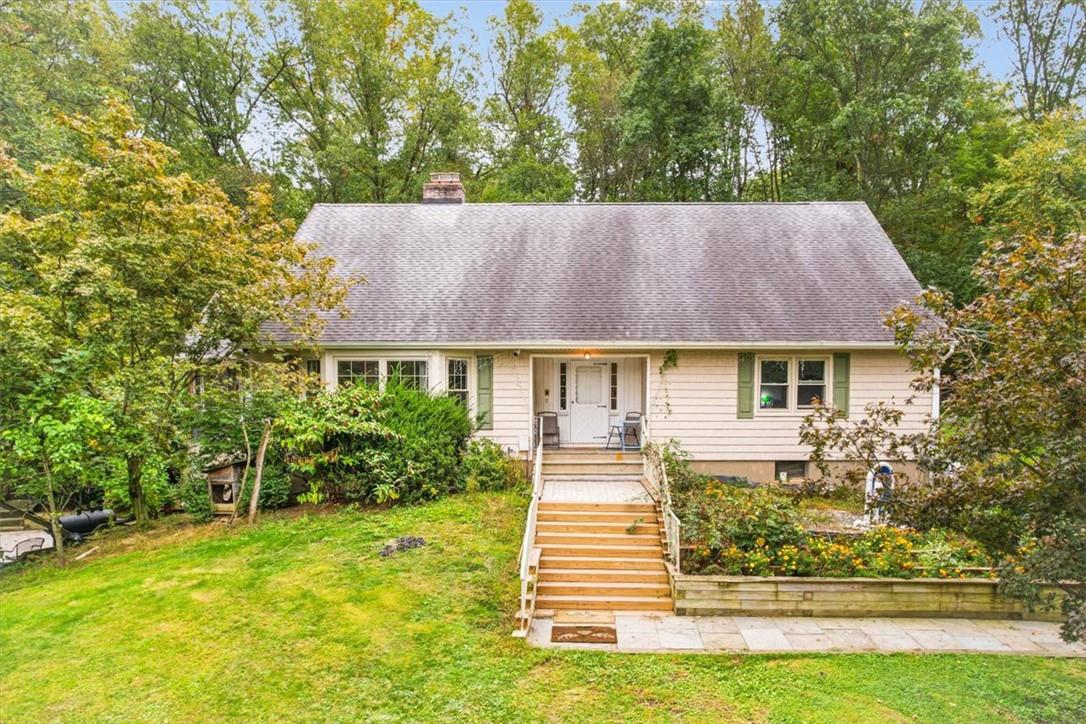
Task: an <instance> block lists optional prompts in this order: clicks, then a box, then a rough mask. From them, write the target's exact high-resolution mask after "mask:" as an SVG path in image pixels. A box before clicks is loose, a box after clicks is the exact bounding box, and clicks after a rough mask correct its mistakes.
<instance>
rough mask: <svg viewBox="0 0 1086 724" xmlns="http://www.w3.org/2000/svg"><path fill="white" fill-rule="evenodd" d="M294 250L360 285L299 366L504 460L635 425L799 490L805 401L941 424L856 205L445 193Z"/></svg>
mask: <svg viewBox="0 0 1086 724" xmlns="http://www.w3.org/2000/svg"><path fill="white" fill-rule="evenodd" d="M298 237H299V238H301V239H303V240H306V241H310V242H315V243H316V244H317V245H318V253H320V254H325V255H330V256H332V257H334V258H335V260H336V263H337V266H338V268H339V269H340V270H341V271H342V272H348V273H359V274H363V275H365V277H366V278H367V283H366V284H364V285H359V286H357V287H355V288H354V289H353V290H352V291H351V292H350V295H349V298H348V301H347V304H348V306H349V308H350V310H351V315H350V317H349V318H345V319H343V318H340V317H339V316H338V315H335V314H329V315H328V317H327V326H326V327H325V329H324V332H323V336H322V338H321V340H320V355H319V358H316V359H311V360H309V361H308V364H309V366H310V369H311V370H312V371H313V372H314V373H319V374H320V377H321V380H322V381H323V382H324V383H325V384H326V385H327V386H328V387H330V388H335V387H336V386H337V385H340V384H344V383H346V382H350V381H355V380H363V381H365V382H367V383H371V384H383V381H384V380H385V379H387V378H388V376H389V375H390V374H399V375H401V376H402V377H403V378H404V379H405V380H407V381H408V382H410V383H412V384H417V385H419V386H420V387H427V388H430V389H433V390H437V391H443V392H447V393H448V394H450V395H456V396H458V397H460V398H462V399H463V400H464V401H465V403H466V404H467V405H468V406H469V407H470V408H471V409H472V411H473V412H474V413H475V414H476V415H477V416H478V419H479V421H480V430H479V432H478V434H479V435H482V436H486V437H489V438H491V439H493V440H495V441H497V442H498V443H500V444H501V445H503V446H504V447H505V448H507V449H509V450H510V451H512V452H514V453H520V454H527V452H528V451H529V450H530V449H531V447H532V440H533V420H534V419H536V415H537V414H538V413H540V412H553V413H555V414H556V416H557V421H558V432H559V435H558V439H559V442H560V445H561V446H562V447H589V448H601V447H603V446H604V445H605V443H606V442H607V440H608V433H609V431H610V429H611V426H612V425H615V424H618V423H619V422H620V421H621V420H622V419H623V418H624V417H625V416H626V415H627V414H629V413H636V412H640V413H643V415H644V417H645V418H646V421H647V424H648V426H649V428H650V429H651V431H652V437H653V438H654V439H657V440H663V439H671V438H674V439H675V440H677V441H678V442H679V443H680V444H681V445H682V446H683V447H684V448H685V449H686V450H687V451H689V452H690V453H691V455H692V456H693V460H694V462H695V465H696V467H697V468H698V469H700V470H701V471H703V472H708V473H711V474H718V475H742V476H746V477H748V478H750V479H752V480H755V481H770V480H774V479H777V478H778V477H779V476H780V474H781V473H785V474H787V475H789V476H792V477H796V476H803V475H806V474H808V470H807V467H808V464H807V462H806V460H807V456H808V452H809V451H808V450H806V449H805V448H804V447H803V446H802V445H800V444H799V440H798V430H799V425H800V422H801V420H802V418H803V417H804V416H805V415H806V414H807V413H808V411H809V410H810V408H811V407H812V406H813V405H814V404H815V403H816V402H817V401H823V402H826V403H829V404H832V405H834V406H836V407H838V408H841V409H843V410H846V411H847V412H848V414H849V415H850V416H852V417H858V416H860V415H862V414H863V410H864V406H865V405H866V404H868V403H870V402H874V401H876V400H890V401H893V402H894V403H895V404H901V405H905V403H906V400H908V399H910V398H911V404H908V405H906V406H905V416H904V421H903V424H902V427H903V430H904V431H909V430H916V431H918V430H920V429H921V428H922V426H923V425H924V423H925V419H926V418H927V417H928V416H929V415H932V414H937V412H938V409H937V406H938V402H937V399H933V396H932V395H931V394H928V393H916V392H914V391H913V390H912V389H911V388H910V381H911V380H912V378H913V376H914V375H913V374H912V373H911V372H910V370H909V368H908V365H907V363H906V360H905V359H904V358H903V357H902V356H901V355H900V354H899V353H898V352H897V351H896V350H895V347H894V344H893V340H892V336H891V333H890V332H889V330H888V329H887V328H886V327H885V325H884V324H883V319H884V317H885V315H886V314H887V312H889V311H890V310H891V309H892V308H893V307H894V306H895V305H897V304H899V303H901V302H903V301H906V300H909V299H911V298H913V297H914V296H915V295H916V294H917V293H918V292H919V291H920V286H919V284H918V283H917V281H916V279H915V278H914V277H913V275H912V274H911V273H910V272H909V269H908V268H907V267H906V265H905V263H904V261H903V260H902V258H901V256H900V255H899V254H898V252H897V250H896V249H895V248H894V246H893V244H892V243H891V242H890V239H889V238H888V237H887V236H886V234H885V232H884V231H883V230H882V228H881V227H880V226H879V224H878V222H877V221H876V220H875V218H874V216H873V215H872V214H871V211H870V210H869V209H868V208H867V206H866V205H865V204H863V203H859V202H827V203H621V204H608V203H602V204H547V203H542V204H539V203H524V204H471V203H465V202H464V193H463V188H462V186H461V185H460V182H459V178H458V176H456V175H455V174H444V175H435V178H434V179H433V180H432V182H431V183H429V184H427V185H426V187H425V189H424V193H423V203H420V204H396V205H390V204H318V205H316V206H315V207H314V208H313V209H312V211H311V212H310V213H309V216H308V217H307V218H306V219H305V222H304V223H303V224H302V226H301V227H300V229H299V230H298ZM936 397H937V395H936ZM611 442H612V444H617V442H616V440H615V439H614V438H612V441H611Z"/></svg>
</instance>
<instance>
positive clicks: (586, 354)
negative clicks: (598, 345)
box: [584, 352, 592, 359]
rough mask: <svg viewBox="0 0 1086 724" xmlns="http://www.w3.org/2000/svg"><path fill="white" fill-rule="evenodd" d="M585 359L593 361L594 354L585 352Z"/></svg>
mask: <svg viewBox="0 0 1086 724" xmlns="http://www.w3.org/2000/svg"><path fill="white" fill-rule="evenodd" d="M584 358H585V359H592V353H591V352H585V353H584Z"/></svg>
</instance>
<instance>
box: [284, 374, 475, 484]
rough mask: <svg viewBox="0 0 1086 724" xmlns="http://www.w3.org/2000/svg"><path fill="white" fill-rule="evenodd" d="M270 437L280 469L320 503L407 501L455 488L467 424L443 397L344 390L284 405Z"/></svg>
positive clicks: (459, 407)
mask: <svg viewBox="0 0 1086 724" xmlns="http://www.w3.org/2000/svg"><path fill="white" fill-rule="evenodd" d="M278 431H279V436H280V437H279V442H280V445H281V446H282V448H283V450H284V451H285V457H284V460H285V463H286V468H287V470H288V471H289V472H292V473H295V474H297V475H300V476H303V477H305V478H306V479H307V480H308V481H309V482H311V483H316V485H317V486H319V492H320V494H321V495H322V496H323V498H324V499H326V500H332V501H357V502H376V503H393V502H415V501H418V500H424V499H429V498H435V497H439V496H441V495H443V494H445V493H449V492H453V491H455V490H459V489H461V488H462V485H463V479H462V476H461V457H462V453H463V451H464V449H465V446H466V445H467V440H468V437H469V436H470V434H471V422H470V420H469V419H468V413H467V410H466V409H465V408H464V406H463V404H461V403H460V401H459V400H456V399H454V398H451V397H446V396H437V395H430V394H429V393H427V392H425V391H421V390H414V389H410V388H407V387H403V386H400V385H395V384H390V385H388V387H387V388H386V389H385V390H384V391H379V390H376V389H374V388H372V387H368V386H366V385H346V386H344V387H342V388H340V389H339V390H337V391H335V392H320V393H317V394H315V395H311V396H310V397H309V398H307V399H306V400H301V401H298V402H296V403H295V404H293V405H291V406H290V407H289V409H287V410H286V411H284V413H283V414H282V415H281V417H280V420H279V425H278Z"/></svg>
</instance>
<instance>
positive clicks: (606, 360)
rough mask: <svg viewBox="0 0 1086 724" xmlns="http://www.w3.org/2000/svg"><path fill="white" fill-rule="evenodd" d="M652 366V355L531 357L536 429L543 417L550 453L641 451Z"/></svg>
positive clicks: (534, 427)
mask: <svg viewBox="0 0 1086 724" xmlns="http://www.w3.org/2000/svg"><path fill="white" fill-rule="evenodd" d="M648 365H649V356H648V355H647V354H598V353H591V352H584V353H581V354H579V355H570V354H564V355H547V354H535V355H532V357H531V362H530V377H531V390H532V406H531V417H532V430H538V429H539V427H538V425H537V423H536V421H537V419H538V418H539V417H540V416H543V417H545V418H548V419H547V420H546V421H545V426H546V427H547V428H548V432H549V434H547V435H546V436H545V439H544V440H543V443H544V446H545V447H547V448H562V449H567V448H574V449H585V450H592V449H596V450H599V449H609V450H624V451H628V450H636V449H638V448H640V444H641V439H642V437H643V431H642V429H641V425H640V422H639V420H640V419H641V418H642V417H644V416H646V415H647V414H648V403H649V374H648ZM536 442H537V441H535V440H533V441H532V446H533V447H534V445H535V444H536ZM638 462H639V461H638Z"/></svg>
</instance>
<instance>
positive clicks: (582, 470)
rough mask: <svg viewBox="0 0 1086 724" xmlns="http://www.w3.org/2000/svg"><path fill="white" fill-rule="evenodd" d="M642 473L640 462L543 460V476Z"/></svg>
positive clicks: (636, 474)
mask: <svg viewBox="0 0 1086 724" xmlns="http://www.w3.org/2000/svg"><path fill="white" fill-rule="evenodd" d="M642 473H643V469H642V466H641V463H624V462H592V463H577V462H570V463H564V462H563V463H556V462H550V461H548V460H546V459H544V460H543V477H548V476H550V475H634V476H640V475H641V474H642Z"/></svg>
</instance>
